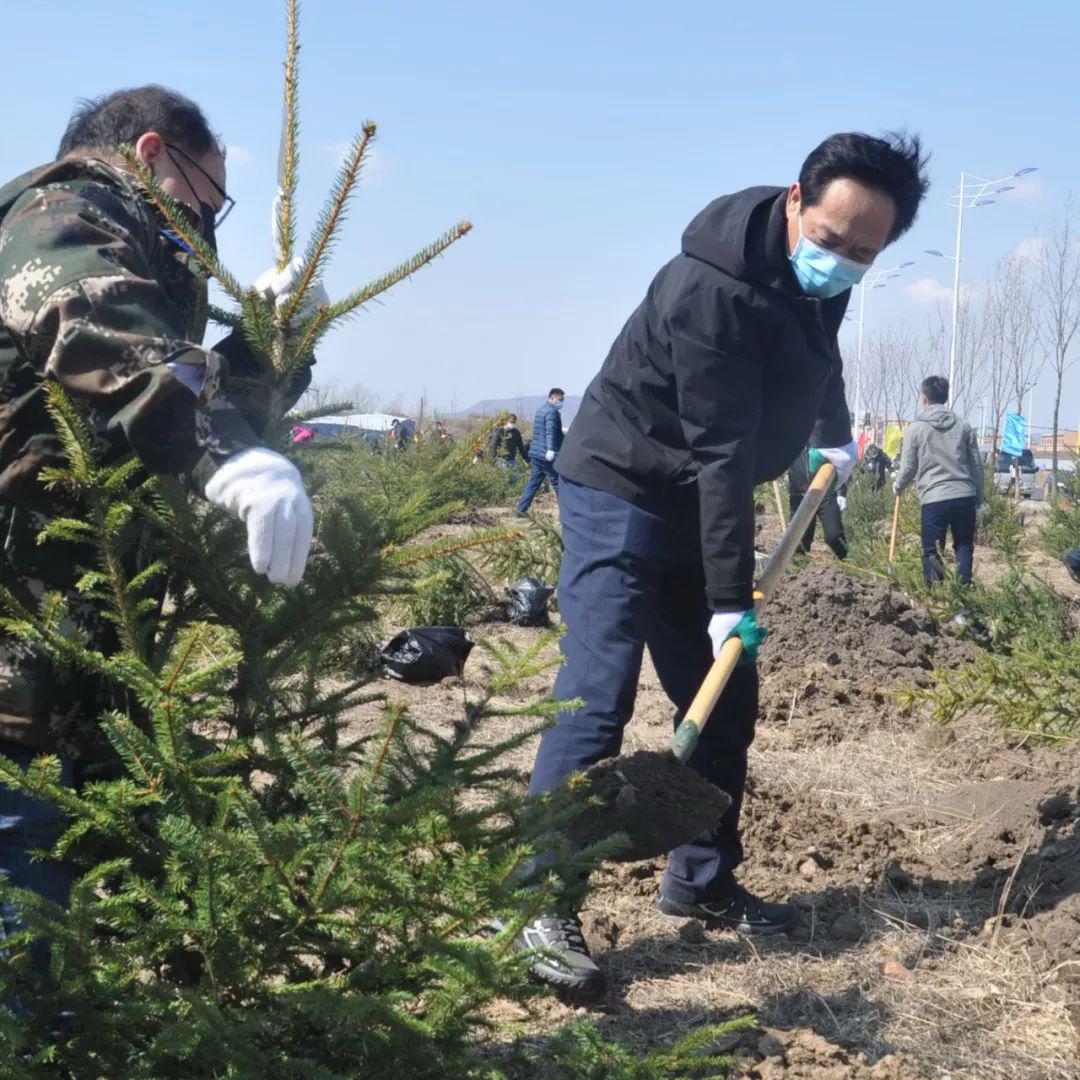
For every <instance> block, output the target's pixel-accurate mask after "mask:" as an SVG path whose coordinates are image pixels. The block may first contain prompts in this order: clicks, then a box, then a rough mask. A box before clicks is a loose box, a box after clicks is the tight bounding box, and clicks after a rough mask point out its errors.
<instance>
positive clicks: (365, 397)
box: [297, 380, 379, 414]
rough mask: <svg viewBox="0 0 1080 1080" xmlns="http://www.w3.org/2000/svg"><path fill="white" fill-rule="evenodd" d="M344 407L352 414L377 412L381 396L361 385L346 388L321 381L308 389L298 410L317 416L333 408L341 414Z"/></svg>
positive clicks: (356, 384)
mask: <svg viewBox="0 0 1080 1080" xmlns="http://www.w3.org/2000/svg"><path fill="white" fill-rule="evenodd" d="M343 405H345V406H348V408H349V409H350V410H351V411H352V412H358V413H368V412H375V411H376V410H377V409H378V407H379V395H378V394H376V393H375V392H374V391H373V390H369V389H368V388H367V387H366V386H362V385H361V384H360V383H354V384H353V385H352V386H350V387H344V386H341V385H340V384H338V383H335V382H332V381H329V380H327V381H321V382H320V383H319V384H318V385H317V386H310V387H308V389H307V392H306V393H305V394H304V396H303V397H302V398H301V399H300V402H299V404H298V405H297V409H299V410H300V411H301V412H306V413H316V414H317V413H320V412H323V411H325V410H327V409H331V408H332V409H333V410H334V411H335V412H338V413H340V412H341V411H342V410H341V408H340V406H343Z"/></svg>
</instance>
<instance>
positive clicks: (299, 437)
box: [291, 424, 315, 443]
mask: <svg viewBox="0 0 1080 1080" xmlns="http://www.w3.org/2000/svg"><path fill="white" fill-rule="evenodd" d="M291 435H292V441H293V443H306V442H311V440H312V439H314V438H315V432H314V431H312V430H311V428H309V427H304V425H303V424H297V425H296V427H294V428H293V429H292V432H291Z"/></svg>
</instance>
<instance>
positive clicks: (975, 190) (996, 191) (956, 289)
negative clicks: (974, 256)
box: [926, 165, 1035, 402]
mask: <svg viewBox="0 0 1080 1080" xmlns="http://www.w3.org/2000/svg"><path fill="white" fill-rule="evenodd" d="M1033 172H1035V166H1034V165H1029V166H1027V167H1026V168H1023V169H1017V170H1016V172H1013V173H1009V175H1008V176H999V177H998V178H997V179H996V180H987V179H985V178H984V177H982V176H974V175H972V174H971V173H966V172H962V173H961V174H960V188H959V190H958V191H957V192H956V193H955V194H954V195H951V196H950V197H949V205H950V206H955V207H956V254H955V255H946V254H945V253H944V252H943V251H938V250H936V249H934V248H927V249H926V254H927V255H936V256H937V257H938V258H939V259H951V260H952V263H953V306H952V336H951V338H950V341H949V401H950V402H951V401H952V399H953V398H954V397H955V390H954V388H953V379H954V378H955V377H956V324H957V319H958V317H959V312H960V250H961V245H962V244H963V239H964V211H965V210H974V209H976V208H978V207H980V206H989V205H990V204H991V203H993V202H996V201H997V200H996V199H994V198H993V196H994V195H1001V194H1003V193H1004V192H1006V191H1012V190H1013V188H1014V186H1015V185H1013V184H1009V183H1006V181H1008V180H1016V179H1018V178H1019V177H1021V176H1027V175H1028V173H1033Z"/></svg>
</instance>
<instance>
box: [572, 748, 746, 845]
mask: <svg viewBox="0 0 1080 1080" xmlns="http://www.w3.org/2000/svg"><path fill="white" fill-rule="evenodd" d="M585 776H586V778H587V779H588V781H589V784H588V788H587V789H586V795H587V797H588V799H589V805H588V806H587V807H586V808H585V809H584V810H583V811H582V812H581V813H580V814H578V815H577V816H576V817H575V818H574V819H573V821H572V822H571V823H570V825H569V826H568V829H567V831H568V833H569V835H570V837H571V839H572V840H573V841H574V842H575V843H577V844H582V845H585V844H591V843H596V842H597V841H599V840H605V839H607V838H608V837H610V836H612V835H613V834H615V833H625V834H626V836H627V838H628V840H629V845H628V847H627V848H625V849H624V850H623V851H622V852H621V853H620V854H619V855H617V856H615V858H616V859H619V860H621V861H629V860H638V859H647V858H650V857H652V856H655V855H661V854H663V853H664V852H666V851H670V850H671V849H672V848H673V847H677V846H678V845H679V844H682V843H685V842H686V841H687V840H690V839H692V838H693V837H695V836H697V834H698V833H701V832H704V831H706V830H707V829H711V828H713V827H715V825H716V824H717V822H719V820H720V818H721V817H722V816H723V814H724V811H725V810H727V808H728V807H729V806H730V805H731V796H730V795H728V794H727V792H725V791H721V790H720V788H718V787H716V786H715V785H714V784H710V783H709V781H708V780H705V779H704V778H703V777H701V776H699V775H698V774H697V773H696V772H694V771H693V769H690V768H687V766H685V765H680V764H679V763H678V762H677V761H676V760H675V759H674V758H673V757H672V756H671V755H670V754H668V753H664V752H655V751H647V750H638V751H636V752H635V753H633V754H628V755H626V756H625V757H615V758H605V759H604V760H603V761H598V762H597V763H596V764H595V765H593V766H592V767H591V768H590V769H588V770H587V772H586V773H585Z"/></svg>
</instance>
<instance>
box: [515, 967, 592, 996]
mask: <svg viewBox="0 0 1080 1080" xmlns="http://www.w3.org/2000/svg"><path fill="white" fill-rule="evenodd" d="M532 977H533V980H534V981H535V982H538V983H541V984H542V985H544V986H550V987H551V989H552V990H554V991H555V993H556V994H558V996H559V997H560V998H562V999H563V1000H564V1001H573V1002H575V1003H580V1004H589V1003H595V1002H597V1001H602V1000H603V999H604V998H605V997H606V996H607V979H605V978H604V977H603V976H602V975H601V976H600V978H596V979H589V980H585V981H582V980H580V979H575V978H574V977H573V976H572V975H563V974H562V973H561V972H558V971H556V970H554V969H553V968H548V967H540V965H536V966H534V967H533V969H532Z"/></svg>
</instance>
